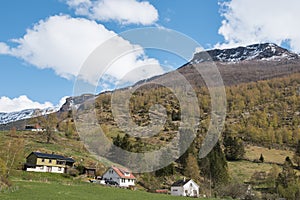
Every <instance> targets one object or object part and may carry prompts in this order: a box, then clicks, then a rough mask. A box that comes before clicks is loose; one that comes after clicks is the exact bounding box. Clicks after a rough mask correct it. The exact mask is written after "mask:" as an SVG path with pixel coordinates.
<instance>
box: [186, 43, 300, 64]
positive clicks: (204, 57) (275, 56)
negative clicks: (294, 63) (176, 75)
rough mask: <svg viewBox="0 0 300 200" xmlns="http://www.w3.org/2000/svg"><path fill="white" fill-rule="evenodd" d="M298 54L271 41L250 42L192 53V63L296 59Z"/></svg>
mask: <svg viewBox="0 0 300 200" xmlns="http://www.w3.org/2000/svg"><path fill="white" fill-rule="evenodd" d="M298 58H299V55H298V54H296V53H293V52H291V51H289V50H287V49H285V48H282V47H280V46H278V45H276V44H273V43H261V44H252V45H248V46H245V47H242V46H240V47H235V48H228V49H212V50H207V51H201V52H198V53H195V54H194V57H193V59H192V61H191V63H192V64H198V63H201V62H205V61H214V62H231V63H236V62H241V61H251V60H265V61H268V60H269V61H280V60H283V59H288V60H293V59H298Z"/></svg>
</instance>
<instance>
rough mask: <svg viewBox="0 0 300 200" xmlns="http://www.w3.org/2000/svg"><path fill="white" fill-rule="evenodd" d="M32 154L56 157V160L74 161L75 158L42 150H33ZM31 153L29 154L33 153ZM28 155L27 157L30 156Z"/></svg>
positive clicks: (40, 156)
mask: <svg viewBox="0 0 300 200" xmlns="http://www.w3.org/2000/svg"><path fill="white" fill-rule="evenodd" d="M31 154H34V155H35V156H36V157H38V158H48V159H55V160H65V161H67V162H71V163H74V162H75V160H74V159H73V158H68V157H64V156H62V155H58V154H49V153H41V152H36V151H35V152H32V153H31ZM31 154H29V156H30V155H31ZM29 156H27V158H28V157H29Z"/></svg>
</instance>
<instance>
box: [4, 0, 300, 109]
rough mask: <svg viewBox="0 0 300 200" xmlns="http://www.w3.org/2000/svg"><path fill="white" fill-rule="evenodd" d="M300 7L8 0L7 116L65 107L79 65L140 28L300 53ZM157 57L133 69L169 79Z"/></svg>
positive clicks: (249, 1)
mask: <svg viewBox="0 0 300 200" xmlns="http://www.w3.org/2000/svg"><path fill="white" fill-rule="evenodd" d="M224 3H225V4H224ZM298 8H300V3H299V2H298V1H297V0H287V1H283V0H278V1H276V2H274V1H272V0H227V1H217V0H201V1H199V0H185V1H183V0H148V1H142V0H43V1H41V0H26V1H20V0H4V1H1V3H0V26H1V28H0V67H1V73H0V85H1V90H0V112H11V111H17V110H22V109H25V108H30V107H39V108H43V107H48V106H52V105H57V104H59V102H60V100H61V98H63V97H65V96H71V95H72V94H73V85H74V80H75V77H76V74H77V73H78V69H79V68H80V64H78V63H82V62H83V61H84V60H85V58H86V57H87V56H88V55H89V53H90V51H91V50H93V48H94V47H97V46H98V45H99V44H100V43H101V42H103V41H105V39H107V38H109V37H111V36H113V35H115V34H118V33H121V32H123V31H126V30H131V29H134V28H143V27H164V28H168V29H173V30H176V31H179V32H181V33H183V34H185V35H187V36H189V37H191V38H193V39H194V40H196V41H197V42H198V43H199V44H200V45H201V46H202V47H204V48H206V49H210V48H214V47H218V48H226V47H233V46H238V45H247V44H251V43H257V42H274V43H277V44H279V45H284V46H285V47H287V48H289V49H291V50H294V51H297V52H299V50H300V31H299V27H300V24H299V20H298V19H299V18H300V16H299V12H298ZM274 13H277V15H276V16H274ZM81 40H82V41H81ZM122 42H124V41H122ZM124 44H125V43H124ZM72 45H73V46H72ZM78 47H80V48H78ZM130 47H132V46H130ZM132 48H134V47H132ZM152 56H155V54H153V55H151V56H149V55H147V52H146V51H140V52H137V53H136V54H135V55H131V57H129V58H128V59H125V60H124V62H127V63H126V64H127V65H128V69H130V65H136V64H137V63H139V61H140V60H139V59H141V57H143V58H142V61H141V62H143V63H152V64H153V66H154V67H153V69H151V70H149V74H148V75H149V76H150V75H155V74H156V73H162V72H163V69H162V68H160V67H159V64H161V62H162V59H161V58H159V56H158V57H157V58H155V57H152ZM176 64H178V65H180V64H182V63H180V62H178V63H176V62H174V63H173V65H174V66H173V67H174V68H176V67H179V66H176ZM77 65H79V66H77ZM127 65H125V67H124V69H117V70H115V71H119V70H120V71H122V70H126V66H127ZM111 75H115V76H116V77H118V75H120V74H115V73H112V74H111Z"/></svg>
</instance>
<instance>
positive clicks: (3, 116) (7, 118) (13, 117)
mask: <svg viewBox="0 0 300 200" xmlns="http://www.w3.org/2000/svg"><path fill="white" fill-rule="evenodd" d="M59 109H60V107H53V108H45V109H26V110H22V111H17V112H10V113H3V112H2V113H0V124H7V123H10V122H15V121H19V120H23V119H29V118H33V117H38V116H43V115H47V114H50V113H54V112H57V111H58V110H59Z"/></svg>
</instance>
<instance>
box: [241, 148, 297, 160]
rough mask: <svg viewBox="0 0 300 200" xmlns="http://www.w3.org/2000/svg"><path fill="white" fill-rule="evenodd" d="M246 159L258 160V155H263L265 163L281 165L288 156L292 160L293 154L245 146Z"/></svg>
mask: <svg viewBox="0 0 300 200" xmlns="http://www.w3.org/2000/svg"><path fill="white" fill-rule="evenodd" d="M245 150H246V158H247V159H250V160H255V159H259V157H260V155H261V154H263V156H264V159H265V162H272V163H278V164H282V163H284V161H285V158H286V157H287V156H289V157H290V158H293V155H294V152H292V151H288V150H277V149H268V148H264V147H258V146H247V147H246V148H245Z"/></svg>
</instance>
